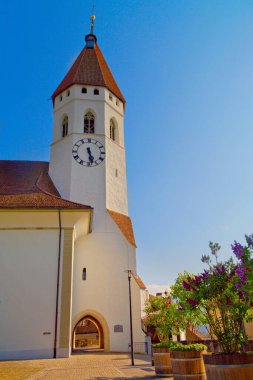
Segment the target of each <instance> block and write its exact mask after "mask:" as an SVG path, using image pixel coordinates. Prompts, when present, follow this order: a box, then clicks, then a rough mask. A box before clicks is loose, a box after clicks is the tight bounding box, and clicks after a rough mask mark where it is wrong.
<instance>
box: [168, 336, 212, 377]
mask: <svg viewBox="0 0 253 380" xmlns="http://www.w3.org/2000/svg"><path fill="white" fill-rule="evenodd" d="M170 350H171V351H170V357H171V365H172V371H173V376H174V378H175V379H177V380H188V379H193V380H206V372H205V367H204V362H203V352H204V351H205V350H206V346H205V345H204V344H201V343H192V344H183V343H180V342H174V343H173V344H172V345H171V347H170Z"/></svg>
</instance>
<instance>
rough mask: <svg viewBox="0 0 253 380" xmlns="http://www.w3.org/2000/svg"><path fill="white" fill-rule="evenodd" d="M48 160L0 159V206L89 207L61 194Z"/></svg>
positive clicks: (37, 207)
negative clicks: (52, 177) (51, 176)
mask: <svg viewBox="0 0 253 380" xmlns="http://www.w3.org/2000/svg"><path fill="white" fill-rule="evenodd" d="M48 167H49V163H48V162H42V161H7V160H6V161H5V160H3V161H0V208H2V209H4V208H8V209H15V208H25V209H26V208H28V209H48V208H49V209H92V207H90V206H86V205H82V204H79V203H75V202H71V201H68V200H66V199H63V198H61V196H60V194H59V192H58V191H57V189H56V187H55V186H54V184H53V182H52V180H51V178H50V176H49V174H48Z"/></svg>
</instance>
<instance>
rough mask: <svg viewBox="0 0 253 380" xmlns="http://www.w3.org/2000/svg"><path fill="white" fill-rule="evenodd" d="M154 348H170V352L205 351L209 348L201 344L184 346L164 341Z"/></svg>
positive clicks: (154, 345)
mask: <svg viewBox="0 0 253 380" xmlns="http://www.w3.org/2000/svg"><path fill="white" fill-rule="evenodd" d="M152 347H153V348H169V349H170V351H205V350H207V347H206V346H205V345H204V344H201V343H192V344H183V343H180V342H172V341H171V340H167V341H163V342H161V343H156V344H153V345H152Z"/></svg>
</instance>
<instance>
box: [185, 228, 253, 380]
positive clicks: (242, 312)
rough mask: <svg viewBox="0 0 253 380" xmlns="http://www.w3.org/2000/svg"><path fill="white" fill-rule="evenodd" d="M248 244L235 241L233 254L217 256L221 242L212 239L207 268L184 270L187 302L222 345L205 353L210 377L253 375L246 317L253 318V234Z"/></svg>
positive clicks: (204, 259) (226, 379)
mask: <svg viewBox="0 0 253 380" xmlns="http://www.w3.org/2000/svg"><path fill="white" fill-rule="evenodd" d="M246 242H247V244H246V245H245V246H242V245H241V244H239V243H237V242H236V241H235V242H234V244H232V246H231V247H232V250H233V253H234V255H235V256H236V259H237V261H236V262H234V261H233V259H232V258H230V259H229V260H226V261H224V262H221V261H219V260H218V251H219V250H220V246H219V245H218V244H217V243H212V242H210V243H209V247H210V249H211V254H212V255H213V257H214V259H215V262H214V263H213V262H212V260H211V257H210V256H209V255H204V256H202V262H204V263H206V264H207V265H208V269H207V270H204V272H203V273H201V274H198V275H190V274H187V273H184V274H183V276H182V277H183V280H182V286H183V288H184V291H185V299H184V302H185V303H187V305H188V306H187V307H188V308H189V309H190V310H192V311H194V310H198V311H199V312H200V313H201V314H202V315H203V318H204V319H205V320H206V322H207V324H208V328H209V331H210V335H211V337H215V338H216V339H217V340H218V342H219V345H220V351H221V352H220V353H213V354H210V355H204V362H205V368H206V374H207V379H208V380H214V379H215V380H217V379H223V380H229V379H233V380H243V379H245V380H246V379H253V353H246V352H245V344H246V342H247V336H246V334H245V331H244V328H243V327H244V321H246V322H250V321H252V320H253V313H252V306H253V257H252V254H253V235H251V236H246Z"/></svg>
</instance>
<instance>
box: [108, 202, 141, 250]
mask: <svg viewBox="0 0 253 380" xmlns="http://www.w3.org/2000/svg"><path fill="white" fill-rule="evenodd" d="M107 211H108V212H109V214H110V215H111V217H112V218H113V220H114V222H115V223H116V224H117V226H118V227H119V229H120V230H121V232H122V233H123V235H124V236H125V238H126V239H127V240H128V241H129V243H130V244H132V245H133V246H134V247H137V245H136V243H135V238H134V231H133V226H132V222H131V219H130V218H129V216H127V215H124V214H120V213H119V212H115V211H112V210H107Z"/></svg>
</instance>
